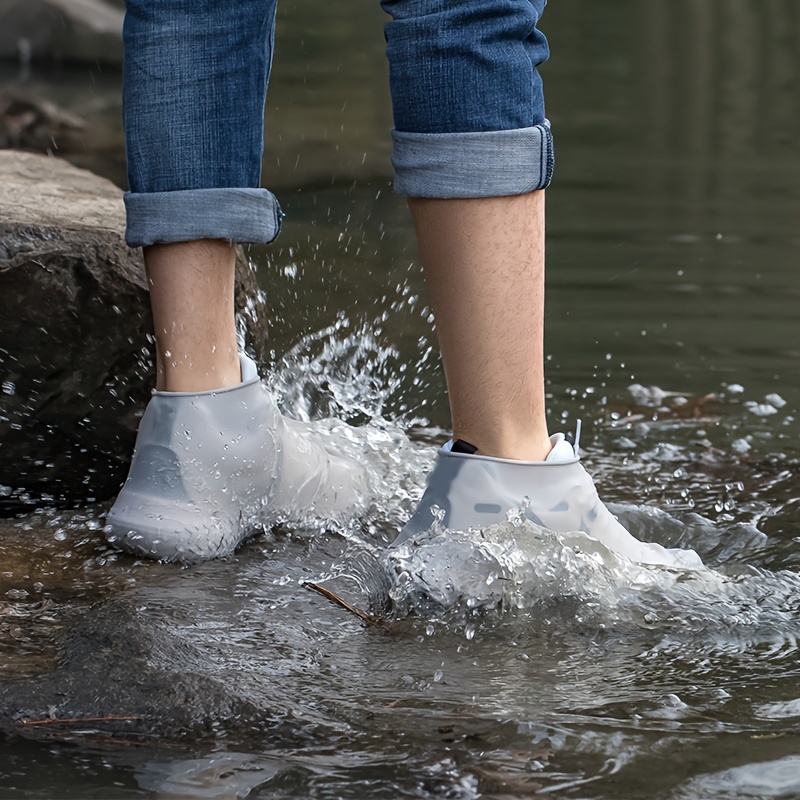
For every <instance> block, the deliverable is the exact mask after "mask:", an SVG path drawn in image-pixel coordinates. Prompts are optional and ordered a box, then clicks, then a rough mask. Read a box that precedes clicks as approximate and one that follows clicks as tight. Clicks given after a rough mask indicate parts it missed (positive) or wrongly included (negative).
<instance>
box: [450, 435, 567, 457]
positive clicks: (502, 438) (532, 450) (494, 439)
mask: <svg viewBox="0 0 800 800" xmlns="http://www.w3.org/2000/svg"><path fill="white" fill-rule="evenodd" d="M459 440H460V441H462V442H465V443H468V444H470V445H472V446H473V447H475V448H476V450H475V455H481V456H491V457H493V458H504V459H507V460H509V461H544V460H545V459H546V458H547V456H548V455H549V453H550V451H551V450H552V448H553V445H552V443H551V442H550V437H549V436H548V435H547V431H542V432H538V433H536V434H533V435H525V436H513V435H501V434H489V433H484V434H482V433H480V432H472V433H470V432H469V431H454V432H453V441H454V442H457V441H459ZM463 452H468V451H466V450H465V451H463Z"/></svg>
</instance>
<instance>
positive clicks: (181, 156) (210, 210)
mask: <svg viewBox="0 0 800 800" xmlns="http://www.w3.org/2000/svg"><path fill="white" fill-rule="evenodd" d="M276 2H277V0H237V2H235V3H234V2H232V1H231V0H127V14H126V19H125V29H124V40H125V66H124V76H123V96H124V104H123V105H124V118H125V131H126V143H127V152H128V173H129V181H130V193H129V194H128V195H127V197H126V205H127V208H128V214H129V226H128V234H127V238H128V241H129V243H131V244H132V245H147V244H152V243H155V242H164V241H188V240H191V239H192V238H199V237H200V236H201V235H202V236H209V237H215V238H217V237H218V238H229V239H232V240H234V241H241V242H247V241H259V242H266V241H271V240H272V239H273V238H275V236H276V235H277V233H278V229H279V223H280V218H281V213H280V209H279V206H278V204H277V200H276V199H275V198H274V197H273V196H272V195H271V194H270V193H269V192H267V191H266V190H260V191H250V192H242V191H241V190H242V189H249V190H257V189H258V187H259V182H260V171H261V157H262V149H263V126H264V119H263V111H264V100H265V96H266V88H267V82H268V79H269V71H270V66H271V60H272V50H273V37H274V21H275V7H276ZM545 2H546V0H383V1H382V3H381V5H382V6H383V8H384V9H385V10H386V11H387V12H388V13H389V14H390V15H391V17H392V20H391V21H390V22H388V23H387V25H386V40H387V55H388V58H389V67H390V79H391V93H392V102H393V105H394V119H395V131H394V134H393V139H394V155H393V159H392V161H393V164H394V167H395V172H396V180H395V188H396V190H397V191H398V192H400V193H403V194H409V195H412V196H424V197H443V198H447V197H491V196H496V195H509V194H521V193H524V192H528V191H531V190H533V189H539V188H544V187H545V186H547V185H548V183H549V181H550V177H551V174H552V169H553V145H552V136H551V134H550V127H549V125H548V124H547V121H546V120H545V117H544V101H543V95H542V83H541V79H540V77H539V74H538V72H537V66H538V65H539V64H540V63H541V62H542V61H544V60H545V59H546V58H547V56H548V47H547V41H546V39H545V38H544V36H543V35H542V34H541V33H540V32H539V31H538V30H537V27H536V26H537V23H538V20H539V17H540V16H541V13H542V11H543V9H544V5H545ZM343 13H344V12H343ZM208 190H215V191H214V194H213V201H211V202H209V199H210V198H211V197H212V195H210V194H205V192H207V191H208ZM253 217H255V219H254V218H253Z"/></svg>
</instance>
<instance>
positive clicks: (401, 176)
mask: <svg viewBox="0 0 800 800" xmlns="http://www.w3.org/2000/svg"><path fill="white" fill-rule="evenodd" d="M392 139H393V145H394V150H393V153H392V164H393V165H394V170H395V178H394V189H395V192H397V193H398V194H404V195H409V196H411V197H439V198H467V197H502V196H508V195H515V194H526V193H527V192H532V191H534V190H535V189H544V188H545V187H547V186H548V185H549V184H550V180H551V179H552V177H553V164H554V157H553V136H552V134H551V132H550V123H549V122H547V121H546V120H545V122H544V123H542V124H540V125H534V126H532V127H530V128H517V129H514V130H505V131H486V132H477V133H404V132H402V131H393V132H392Z"/></svg>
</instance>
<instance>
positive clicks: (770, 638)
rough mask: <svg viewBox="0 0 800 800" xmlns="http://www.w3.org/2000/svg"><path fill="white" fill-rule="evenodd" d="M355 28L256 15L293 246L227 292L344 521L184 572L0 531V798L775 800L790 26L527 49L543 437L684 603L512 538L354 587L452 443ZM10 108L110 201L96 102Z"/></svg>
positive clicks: (793, 30) (792, 467)
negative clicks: (331, 482) (254, 326)
mask: <svg viewBox="0 0 800 800" xmlns="http://www.w3.org/2000/svg"><path fill="white" fill-rule="evenodd" d="M354 5H357V6H358V9H359V13H355V12H354V13H353V14H352V15H343V14H341V12H337V11H336V10H334V9H332V8H330V7H329V6H326V5H324V4H323V3H321V2H316V3H312V2H310V0H309V2H303V1H302V0H296V2H293V3H287V4H286V5H285V7H284V9H283V10H282V12H281V20H280V22H281V26H282V32H283V37H282V38H281V39H280V40H279V48H278V54H277V60H276V67H275V75H274V81H273V86H272V89H271V93H270V99H269V103H268V105H269V109H270V118H269V119H270V121H269V123H268V127H269V132H268V141H269V149H268V156H267V157H266V159H265V182H266V183H267V184H268V185H270V186H273V187H275V188H276V191H277V192H278V195H279V197H280V199H281V201H282V203H283V205H284V209H285V211H286V212H287V213H288V215H289V217H288V219H287V222H286V225H285V229H284V234H283V236H282V239H281V240H280V242H279V243H278V244H277V245H275V246H273V247H272V248H269V249H261V248H254V249H253V250H252V252H251V255H252V258H253V259H254V260H255V261H256V262H257V263H258V265H259V269H260V272H259V274H260V280H261V283H262V286H263V287H264V289H265V291H266V292H267V294H268V297H269V302H270V306H271V309H272V311H273V316H274V322H273V326H272V344H271V346H272V350H273V353H272V361H271V363H269V364H264V365H263V368H264V372H265V375H266V380H267V382H268V384H269V385H270V386H271V387H272V389H273V391H274V392H275V393H276V394H277V395H278V396H279V398H280V399H281V402H282V404H283V407H284V409H285V411H286V413H289V414H291V415H293V416H297V417H300V418H306V419H324V418H328V417H337V418H339V419H344V420H346V421H348V422H350V423H352V424H353V425H355V426H357V432H356V433H355V434H354V441H355V442H356V445H355V446H357V447H358V448H360V452H361V454H362V457H363V459H364V460H365V462H366V463H368V464H370V465H371V467H372V468H373V470H374V473H375V475H376V476H379V480H378V484H379V485H378V491H377V495H376V500H375V503H374V504H373V507H372V508H371V510H370V512H369V514H368V515H367V516H366V517H365V518H363V519H360V520H356V521H353V522H352V523H351V524H348V525H344V526H342V527H341V528H340V529H338V530H335V531H321V530H318V529H316V528H314V527H311V526H304V525H300V524H286V525H283V526H281V527H280V528H278V529H274V530H270V531H266V532H264V533H263V534H262V535H260V536H258V537H256V538H254V539H252V540H251V541H250V542H249V543H247V544H246V545H245V546H244V547H243V548H242V549H241V550H240V551H239V552H238V553H237V554H236V555H235V556H233V557H231V558H228V559H224V560H221V561H217V562H212V563H207V564H202V565H196V566H192V567H189V568H181V567H177V566H174V565H162V564H154V563H145V562H140V561H136V560H134V559H132V558H130V557H128V556H123V555H118V554H115V553H114V552H113V551H111V550H109V549H108V548H107V547H106V546H105V544H104V543H103V535H102V526H103V514H104V512H105V510H106V507H107V506H105V505H104V506H98V507H90V508H84V509H80V510H77V511H75V510H73V511H60V510H55V509H42V510H40V511H38V512H36V513H34V514H30V515H27V516H25V517H20V518H18V519H13V520H4V521H0V535H1V536H2V545H0V547H1V548H2V552H3V557H2V566H0V701H2V707H3V708H5V709H7V708H9V705H10V704H11V703H12V701H14V698H20V699H19V700H18V701H16V702H18V705H17V706H16V707H17V708H18V713H17V714H16V717H15V718H14V719H12V720H6V721H5V722H3V725H2V728H0V736H4V737H5V738H4V739H2V740H0V741H2V746H0V797H3V798H56V797H57V798H61V797H65V798H67V797H68V798H87V797H97V798H139V797H152V798H236V797H252V798H256V797H263V798H284V797H286V798H289V797H291V798H353V800H360V799H361V798H399V797H409V798H436V797H442V798H465V799H466V798H478V797H485V798H496V799H497V800H500V799H501V798H511V797H532V796H538V795H543V796H550V797H558V798H597V799H598V800H599V799H600V798H608V799H609V800H610V799H611V798H629V799H631V800H633V799H634V798H653V797H655V798H664V800H667V799H669V800H689V799H690V798H692V799H695V798H709V799H710V798H715V799H716V798H725V799H726V800H728V799H731V800H732V799H733V798H797V797H800V681H799V680H798V677H799V676H800V651H799V650H798V637H799V636H800V501H799V500H798V498H799V497H800V491H798V489H799V488H800V478H798V472H797V466H798V457H799V456H800V448H798V443H797V442H798V438H797V437H798V429H799V428H800V423H799V422H798V411H799V410H800V382H799V381H798V379H797V375H798V356H799V355H800V345H798V341H797V331H798V324H797V317H798V314H799V313H800V312H799V311H798V307H799V304H798V300H800V297H799V296H800V277H798V272H797V263H796V262H797V252H798V243H800V230H799V229H798V220H800V11H799V10H798V8H797V5H796V4H795V3H793V2H790V0H769V2H763V0H727V1H726V2H725V3H720V2H716V3H714V2H708V1H707V0H671V1H668V0H610V1H609V2H605V3H602V4H600V3H596V2H592V0H559V2H553V3H551V4H550V6H549V7H548V10H547V14H546V17H545V20H544V23H543V28H544V30H545V32H546V33H547V34H548V36H549V37H550V40H551V45H552V48H553V60H552V62H551V63H550V64H548V65H547V66H546V67H545V70H544V73H545V81H546V87H547V93H548V115H549V117H550V119H551V121H552V123H553V126H554V130H555V131H556V136H557V148H558V149H557V159H558V161H557V169H556V180H555V183H554V185H553V187H552V189H551V190H550V191H549V192H548V214H549V249H548V312H547V345H546V349H547V353H548V356H547V358H548V397H549V404H550V405H549V409H550V417H551V427H552V429H553V430H561V429H571V428H573V427H574V425H575V422H576V420H577V419H578V418H581V419H582V420H583V425H584V435H583V438H582V444H583V446H584V448H585V455H584V461H585V464H586V465H587V467H588V468H589V469H590V471H591V472H592V473H593V475H594V476H595V480H596V482H597V483H598V485H599V488H600V491H601V495H602V496H604V497H605V498H606V499H607V500H608V501H609V502H610V503H613V504H614V510H615V511H616V513H618V514H619V515H620V517H621V519H622V520H623V521H624V522H625V523H626V524H627V525H628V526H629V527H630V528H631V529H632V530H633V531H635V532H636V533H637V534H638V535H640V536H642V537H643V538H646V539H650V540H653V541H658V542H661V543H662V544H665V545H667V546H669V547H679V548H691V549H694V550H695V551H697V553H699V554H700V556H701V557H702V558H703V561H704V563H705V564H706V568H705V569H702V570H691V571H689V570H687V571H683V570H679V569H666V568H646V567H642V566H639V565H633V564H631V563H629V562H625V561H622V560H620V559H617V558H615V557H614V556H613V555H612V554H611V553H609V552H606V551H604V550H603V549H602V548H600V547H599V546H598V545H593V544H592V542H590V541H589V540H588V539H587V538H586V537H585V536H581V535H577V534H576V535H568V536H556V535H553V534H550V533H547V532H545V531H542V530H539V529H537V528H536V527H535V526H533V525H531V524H529V523H523V522H522V521H521V520H517V519H513V518H512V519H510V520H509V522H508V523H507V524H505V525H501V526H498V527H497V528H496V529H492V530H488V531H484V532H483V533H481V534H478V533H469V534H463V535H449V536H447V537H443V536H441V535H438V534H436V532H435V531H434V532H433V533H432V534H431V535H430V537H429V538H427V539H425V540H423V541H422V542H420V543H418V546H413V547H411V546H409V547H401V548H398V549H396V550H392V551H390V550H387V547H386V546H387V544H388V543H389V542H390V541H391V540H392V539H393V538H394V536H395V535H396V532H397V530H398V529H399V527H400V526H401V525H402V522H403V520H404V519H405V518H406V517H407V515H408V513H409V511H410V509H411V508H412V506H413V503H414V500H415V498H416V497H418V495H419V493H420V491H421V487H422V483H423V481H424V476H425V473H426V470H427V468H428V466H429V465H430V463H431V461H432V458H433V453H434V445H435V444H437V443H440V442H442V441H444V440H445V439H446V438H447V425H448V420H447V408H446V400H445V396H444V387H443V381H442V377H441V374H440V371H439V367H438V362H437V356H436V353H435V349H432V347H433V344H434V333H433V329H432V325H431V321H430V319H429V317H430V314H429V310H428V309H427V308H426V301H425V294H424V287H423V285H422V281H421V276H420V271H419V267H418V259H417V255H416V252H415V249H414V241H413V235H412V231H411V228H410V223H409V220H408V217H407V214H406V211H405V208H404V204H403V202H402V201H401V200H399V199H398V198H395V197H394V196H393V195H392V193H391V184H390V166H389V163H388V153H389V149H388V142H387V131H388V129H389V128H390V125H391V113H390V109H389V103H388V96H387V90H386V86H385V66H384V64H383V61H382V39H381V29H380V26H381V21H382V20H381V14H380V11H379V9H377V8H376V7H375V6H376V5H377V4H372V3H368V2H366V0H359V2H358V4H354ZM307 58H309V59H311V60H308V61H307V60H306V59H307ZM31 80H32V81H35V82H36V85H37V87H39V88H40V89H41V90H42V91H46V92H49V93H50V94H51V96H53V97H56V98H58V97H62V98H64V99H65V102H66V100H68V101H69V104H70V105H71V106H72V107H74V108H76V109H78V110H79V111H81V112H82V113H84V114H86V115H88V116H89V117H91V116H92V114H95V115H96V119H97V120H98V123H97V124H98V125H100V124H101V122H102V124H103V125H106V126H107V133H106V137H107V139H108V140H109V141H111V142H114V141H116V142H117V148H116V150H115V149H114V148H113V147H110V148H109V149H108V150H107V151H106V152H103V153H101V154H100V155H97V154H96V153H91V152H87V153H84V154H77V156H73V157H74V158H75V159H76V160H77V161H79V162H80V163H82V164H85V165H90V166H92V167H94V168H95V169H97V170H98V171H101V172H103V173H104V174H107V175H110V176H112V177H113V178H115V179H116V180H121V177H120V174H119V165H120V155H119V153H120V150H119V147H118V138H119V131H118V127H115V123H114V121H113V120H114V116H113V114H112V113H111V112H112V111H113V110H114V107H115V103H116V102H118V101H117V100H116V99H115V98H116V94H115V91H116V88H115V87H116V85H117V83H118V77H117V76H114V75H107V74H102V75H97V74H95V75H93V76H91V80H88V79H87V78H86V76H85V75H84V74H83V73H81V72H80V71H77V72H76V71H71V72H68V73H64V74H57V75H50V74H49V73H41V74H38V73H35V74H34V75H33V77H32V78H31ZM115 137H116V139H115ZM309 582H311V583H316V584H320V585H323V586H326V587H328V588H330V589H331V590H333V591H334V592H336V594H337V595H339V596H341V597H342V598H344V599H345V600H346V601H348V602H349V603H351V604H352V606H353V607H354V608H355V610H357V611H359V612H361V613H362V615H363V617H364V618H365V619H362V618H360V617H359V616H357V615H356V614H354V613H351V612H350V611H348V610H346V609H344V608H343V607H341V606H340V605H338V604H336V603H334V602H332V601H330V600H329V599H326V597H324V596H322V595H321V594H319V593H318V592H316V591H313V587H310V586H309V585H308V583H309ZM70 713H72V715H73V716H72V717H70ZM65 717H67V718H68V719H67V720H66V721H65V720H64V718H65ZM55 719H59V720H60V721H58V722H55V721H53V720H55ZM70 720H71V721H70Z"/></svg>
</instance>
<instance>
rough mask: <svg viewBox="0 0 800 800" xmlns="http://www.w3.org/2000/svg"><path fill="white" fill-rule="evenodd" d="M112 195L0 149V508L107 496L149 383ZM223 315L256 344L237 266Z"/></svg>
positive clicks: (262, 336) (138, 281)
mask: <svg viewBox="0 0 800 800" xmlns="http://www.w3.org/2000/svg"><path fill="white" fill-rule="evenodd" d="M123 230H124V209H123V203H122V192H121V191H120V190H119V189H118V188H117V187H115V186H114V185H113V184H112V183H110V182H109V181H107V180H105V179H103V178H100V177H98V176H96V175H93V174H92V173H90V172H87V171H85V170H81V169H78V168H76V167H73V166H71V165H70V164H68V163H67V162H64V161H61V160H59V159H55V158H51V157H46V156H39V155H33V154H29V153H22V152H19V151H12V150H5V151H0V319H1V320H2V324H0V513H2V512H3V511H5V512H6V513H15V512H16V511H18V510H20V509H21V508H24V507H26V506H28V507H29V506H35V505H41V504H48V503H52V504H73V503H82V502H86V501H89V500H92V499H96V500H102V499H106V498H109V497H111V496H113V495H114V494H115V493H116V491H117V490H118V488H119V486H120V484H121V482H122V481H123V480H124V477H125V474H126V472H127V466H128V463H129V459H130V455H131V451H132V447H133V442H134V438H135V433H136V428H137V425H138V419H139V417H140V415H141V412H142V410H143V408H144V406H145V405H146V403H147V399H148V396H149V392H150V389H151V386H152V375H153V350H152V345H151V344H150V341H149V339H148V332H149V331H150V330H151V327H152V326H151V319H150V311H149V304H148V296H147V286H146V281H145V276H144V268H143V265H142V260H141V251H139V250H130V249H129V248H128V247H127V246H126V245H125V243H124V239H123ZM236 306H237V313H238V314H239V319H240V324H241V327H242V328H243V330H244V331H245V343H246V346H247V348H248V349H249V350H250V351H251V352H252V353H254V355H255V356H256V358H257V360H260V359H262V358H263V355H264V352H265V348H266V315H265V313H264V301H263V295H262V293H261V292H260V290H259V289H258V286H257V284H256V279H255V274H254V272H253V270H252V268H251V267H250V265H249V263H248V261H247V259H246V257H245V256H244V254H243V253H242V252H240V253H239V258H238V261H237V286H236Z"/></svg>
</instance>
